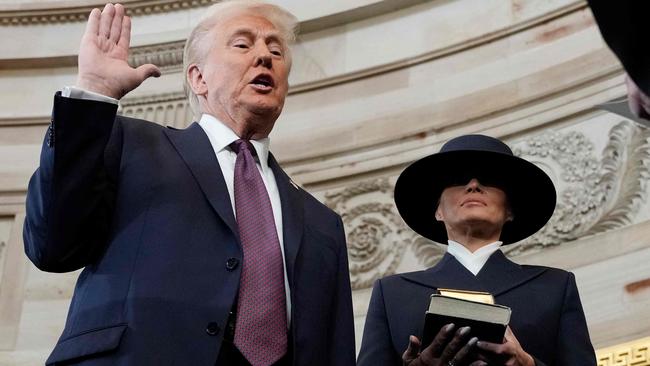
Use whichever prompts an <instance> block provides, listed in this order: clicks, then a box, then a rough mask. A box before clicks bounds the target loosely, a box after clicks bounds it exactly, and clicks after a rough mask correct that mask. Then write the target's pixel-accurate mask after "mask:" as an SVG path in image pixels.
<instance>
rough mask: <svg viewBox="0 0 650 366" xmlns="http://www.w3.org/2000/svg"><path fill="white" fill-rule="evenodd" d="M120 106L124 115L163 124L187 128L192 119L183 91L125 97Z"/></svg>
mask: <svg viewBox="0 0 650 366" xmlns="http://www.w3.org/2000/svg"><path fill="white" fill-rule="evenodd" d="M120 106H121V110H120V114H121V115H123V116H126V117H133V118H140V119H146V120H147V121H152V122H156V123H159V124H161V125H163V126H171V127H176V128H185V127H187V126H188V125H189V123H190V122H191V121H192V111H191V109H190V106H189V103H188V101H187V98H186V97H185V93H182V92H178V93H168V94H159V95H152V96H146V97H131V98H124V99H122V100H121V101H120Z"/></svg>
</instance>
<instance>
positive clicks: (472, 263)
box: [447, 240, 503, 276]
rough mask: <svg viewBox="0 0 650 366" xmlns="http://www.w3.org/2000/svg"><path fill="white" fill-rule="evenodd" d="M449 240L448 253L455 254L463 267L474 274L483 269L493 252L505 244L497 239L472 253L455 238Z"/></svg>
mask: <svg viewBox="0 0 650 366" xmlns="http://www.w3.org/2000/svg"><path fill="white" fill-rule="evenodd" d="M447 242H448V243H449V245H448V246H447V253H449V254H451V255H453V256H454V258H456V260H457V261H459V262H460V264H462V265H463V267H465V268H467V270H468V271H470V272H472V273H473V274H474V276H476V275H477V274H478V273H479V271H481V269H482V268H483V266H484V265H485V263H486V262H487V260H488V258H490V256H491V255H492V253H494V252H496V251H497V250H499V247H501V245H502V244H503V242H501V241H495V242H494V243H490V244H488V245H486V246H484V247H481V248H479V249H478V250H476V251H475V252H474V253H472V252H470V251H469V250H468V249H467V248H465V246H464V245H462V244H460V243H457V242H455V241H453V240H448V241H447Z"/></svg>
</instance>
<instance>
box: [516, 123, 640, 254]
mask: <svg viewBox="0 0 650 366" xmlns="http://www.w3.org/2000/svg"><path fill="white" fill-rule="evenodd" d="M513 150H514V153H515V154H516V155H519V156H521V157H523V158H525V159H527V160H530V161H532V162H534V163H537V164H539V165H540V166H542V167H546V168H547V169H549V170H550V175H551V177H553V178H554V183H555V185H556V188H557V190H558V203H557V206H556V209H555V213H554V214H553V217H551V220H550V221H549V223H548V224H547V225H546V226H545V227H544V228H542V229H541V230H540V231H539V232H538V233H537V234H535V235H533V236H532V237H530V238H528V239H526V240H524V241H522V242H521V243H519V244H516V245H513V246H508V247H504V248H503V249H504V252H506V254H508V255H510V256H515V255H519V254H522V253H529V252H537V251H540V250H542V249H543V248H545V247H548V246H555V245H560V244H562V243H565V242H567V241H571V240H575V239H578V238H580V237H583V236H587V235H593V234H598V233H601V232H605V231H609V230H612V229H616V228H620V227H623V226H626V225H630V224H631V223H632V222H633V219H634V217H635V216H636V215H637V213H638V212H639V209H640V207H641V205H642V204H643V203H644V202H645V194H646V185H647V184H648V178H649V177H650V175H649V171H650V130H648V129H645V128H643V127H639V126H638V125H636V124H634V123H632V122H630V121H622V122H620V123H618V124H617V125H615V126H614V127H613V128H612V129H611V130H610V131H609V136H608V141H607V144H606V146H605V148H604V150H603V152H602V155H601V157H600V158H599V157H598V156H597V154H596V152H595V151H594V150H595V148H594V145H593V143H592V142H591V141H590V140H589V139H588V138H587V137H586V136H585V135H584V134H582V133H580V132H577V131H571V132H567V133H559V132H546V133H543V134H540V135H538V136H535V137H533V138H532V139H529V140H527V141H524V142H522V143H521V144H517V145H516V146H515V147H514V149H513ZM547 172H548V170H547ZM531 194H534V192H531ZM515 220H516V219H515Z"/></svg>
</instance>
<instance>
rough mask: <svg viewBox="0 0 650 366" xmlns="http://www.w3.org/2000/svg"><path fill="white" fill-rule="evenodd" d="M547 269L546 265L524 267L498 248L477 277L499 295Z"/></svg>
mask: <svg viewBox="0 0 650 366" xmlns="http://www.w3.org/2000/svg"><path fill="white" fill-rule="evenodd" d="M545 271H546V268H544V267H522V266H520V265H518V264H516V263H515V262H512V261H510V260H509V259H508V258H506V256H505V254H503V252H502V251H500V250H497V251H496V252H494V254H492V255H491V256H490V258H489V259H488V261H487V262H486V263H485V266H483V268H482V269H481V271H480V272H479V273H478V275H477V276H476V279H477V280H478V281H479V282H480V283H481V284H482V285H483V286H484V287H485V288H486V289H487V291H488V292H490V293H491V294H492V295H494V296H495V297H496V296H499V295H501V294H503V293H505V292H508V291H510V290H511V289H513V288H515V287H518V286H520V285H522V284H524V283H526V282H528V281H530V280H532V279H533V278H535V277H537V276H539V275H541V274H542V273H544V272H545Z"/></svg>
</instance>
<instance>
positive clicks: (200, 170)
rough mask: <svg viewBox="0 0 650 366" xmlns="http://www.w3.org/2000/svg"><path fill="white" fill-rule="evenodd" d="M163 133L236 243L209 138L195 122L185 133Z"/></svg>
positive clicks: (235, 225) (232, 222)
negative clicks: (231, 233)
mask: <svg viewBox="0 0 650 366" xmlns="http://www.w3.org/2000/svg"><path fill="white" fill-rule="evenodd" d="M163 131H164V132H165V135H167V138H169V141H171V143H172V145H173V146H174V147H175V148H176V151H177V152H178V154H179V155H180V156H181V158H182V159H183V161H185V164H186V165H187V166H188V167H189V169H190V171H191V172H192V175H193V176H194V178H195V179H196V181H197V182H198V183H199V186H200V187H201V190H202V191H203V194H205V197H206V198H207V200H208V201H209V202H210V205H212V207H213V208H214V210H215V211H216V212H217V214H218V215H219V217H221V219H222V220H223V221H224V222H225V223H226V225H227V226H228V227H229V228H230V230H231V231H232V232H233V234H234V235H235V238H237V241H239V231H238V230H237V224H236V222H235V216H234V214H233V212H232V204H231V203H230V196H229V195H228V188H227V187H226V182H225V180H224V179H223V173H222V172H221V167H220V166H219V161H218V160H217V156H216V155H215V153H214V149H213V148H212V145H211V144H210V140H208V136H207V135H206V134H205V132H204V131H203V129H202V128H201V126H200V125H199V124H198V123H196V122H194V123H192V124H191V125H190V126H189V127H188V128H187V129H185V130H174V129H169V128H168V129H165V130H163Z"/></svg>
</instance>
